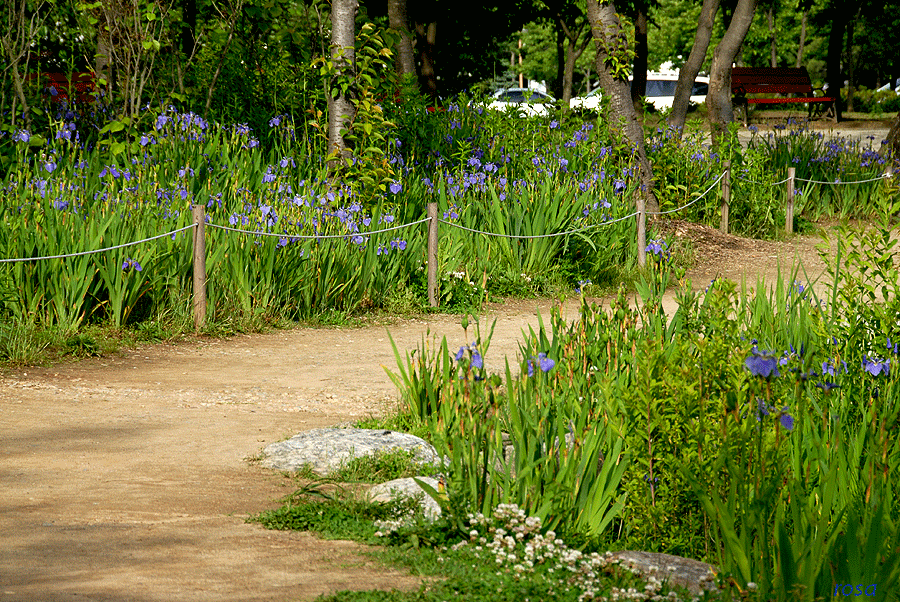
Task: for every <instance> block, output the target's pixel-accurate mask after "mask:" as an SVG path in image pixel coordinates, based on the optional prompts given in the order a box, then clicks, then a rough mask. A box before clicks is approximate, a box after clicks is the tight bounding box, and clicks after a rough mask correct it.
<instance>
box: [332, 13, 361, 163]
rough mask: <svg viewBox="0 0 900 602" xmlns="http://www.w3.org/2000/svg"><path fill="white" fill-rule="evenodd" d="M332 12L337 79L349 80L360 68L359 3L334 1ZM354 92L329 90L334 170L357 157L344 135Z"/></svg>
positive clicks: (353, 109) (348, 121)
mask: <svg viewBox="0 0 900 602" xmlns="http://www.w3.org/2000/svg"><path fill="white" fill-rule="evenodd" d="M331 6H332V8H331V60H332V62H333V63H334V67H335V71H336V76H337V77H339V78H346V77H347V76H348V75H350V74H352V73H353V72H354V70H355V68H356V11H357V8H358V7H359V3H358V2H357V0H334V1H333V3H332V5H331ZM352 95H353V91H352V90H349V89H348V90H346V91H344V90H340V89H336V87H334V86H331V85H329V86H328V154H329V155H331V156H332V157H333V159H332V163H331V167H332V168H335V167H337V165H339V164H341V163H349V162H350V160H351V157H352V155H353V151H352V149H351V148H350V146H349V145H348V144H347V142H346V140H344V133H345V132H346V130H347V129H348V127H349V125H350V123H351V122H352V121H353V117H354V115H355V107H354V106H353V103H352Z"/></svg>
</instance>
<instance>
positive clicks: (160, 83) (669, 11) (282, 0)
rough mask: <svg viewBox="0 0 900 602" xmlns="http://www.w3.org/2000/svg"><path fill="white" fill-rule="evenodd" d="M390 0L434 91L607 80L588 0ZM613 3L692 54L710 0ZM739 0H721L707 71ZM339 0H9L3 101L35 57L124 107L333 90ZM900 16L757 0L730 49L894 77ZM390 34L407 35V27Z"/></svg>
mask: <svg viewBox="0 0 900 602" xmlns="http://www.w3.org/2000/svg"><path fill="white" fill-rule="evenodd" d="M389 3H390V4H391V5H392V6H393V8H394V9H395V11H396V9H397V8H398V7H399V8H402V9H403V11H402V12H403V14H405V15H406V21H407V22H406V27H403V28H400V29H402V30H403V31H404V32H405V33H406V34H407V40H410V41H411V46H412V62H413V63H414V68H415V70H416V75H417V78H418V82H419V85H420V88H421V90H422V91H423V92H425V93H427V94H430V95H431V96H434V97H436V98H448V97H452V96H453V95H455V94H457V93H458V92H460V91H463V90H467V89H471V88H472V87H473V86H480V88H481V90H482V91H486V92H487V91H491V90H492V89H494V88H496V87H499V86H501V85H511V84H512V83H513V82H514V81H515V80H516V78H517V76H518V75H519V73H522V74H523V75H524V76H525V77H526V78H528V79H533V80H538V81H541V80H543V81H545V82H546V84H547V87H548V88H549V89H550V90H551V91H552V92H553V93H554V94H556V95H557V96H559V97H560V98H562V97H565V96H567V95H568V93H571V94H579V93H585V92H587V91H589V90H590V89H592V88H593V87H595V86H596V84H597V74H596V71H595V69H594V66H595V58H596V48H595V47H594V46H593V44H589V43H588V42H589V40H590V28H589V27H588V26H587V17H586V12H585V11H586V0H554V1H549V0H491V1H488V2H480V3H474V4H473V3H468V4H463V3H459V2H451V1H450V0H360V5H359V10H358V13H357V27H356V29H357V31H359V30H360V27H361V25H362V24H363V23H366V22H369V23H374V24H375V25H376V26H377V27H379V28H380V29H381V30H384V29H387V28H388V25H389V19H388V14H389V11H388V8H389ZM616 6H617V8H618V10H619V11H620V12H621V15H622V26H623V31H625V32H626V34H627V35H629V36H630V39H632V40H634V39H635V37H637V39H640V37H641V35H640V34H641V19H642V16H641V15H642V14H646V17H647V19H646V20H647V53H646V65H647V67H646V68H649V69H650V70H654V69H658V68H659V67H660V66H661V65H663V64H664V63H672V64H673V65H674V66H675V67H678V66H680V65H681V64H683V62H684V61H685V60H686V59H687V57H688V54H689V52H690V49H691V47H692V44H693V41H694V36H695V33H696V31H697V23H698V14H699V11H700V6H701V0H652V1H651V0H621V1H620V2H617V3H616ZM736 6H737V0H722V2H721V7H720V9H719V11H718V13H717V15H716V20H715V25H714V28H713V33H712V39H711V42H710V44H709V48H708V51H707V57H706V60H705V61H704V63H703V66H702V67H701V71H708V70H709V67H710V59H711V56H712V52H713V49H714V48H715V47H716V45H717V44H718V42H719V41H720V40H721V38H722V36H723V34H724V32H725V29H726V26H727V24H728V23H729V22H730V19H731V15H732V14H733V12H734V10H735V7H736ZM331 10H332V7H331V3H330V2H328V1H326V0H309V1H298V0H174V2H172V3H169V2H164V1H163V0H109V1H104V2H99V1H97V2H82V1H80V0H47V1H41V0H10V1H9V2H7V3H6V7H5V8H4V9H2V10H0V20H2V21H0V43H2V57H0V68H2V69H0V111H3V112H7V113H8V112H10V111H11V110H14V111H19V112H21V109H22V108H23V107H26V106H29V104H31V103H32V102H33V101H34V100H35V99H36V97H35V94H36V92H35V88H34V86H33V84H34V82H35V81H37V80H36V79H35V78H34V77H33V74H34V73H36V72H44V73H47V72H55V73H68V72H78V71H85V70H93V69H100V70H101V71H102V75H103V77H104V79H108V80H109V81H108V86H109V90H110V93H111V95H115V94H119V95H122V96H127V97H128V98H127V99H124V98H122V99H120V100H121V102H120V105H119V106H120V107H122V110H123V111H125V112H126V113H127V112H130V111H131V112H133V111H134V110H136V108H137V107H138V106H144V105H146V103H148V102H149V103H151V104H154V103H159V102H163V101H165V102H178V103H180V104H181V106H182V107H183V108H186V109H192V110H195V111H198V112H201V113H203V114H207V115H208V116H209V117H210V118H222V119H231V120H234V121H238V120H239V121H245V122H248V123H260V122H262V120H263V119H268V117H267V116H271V115H273V114H277V113H280V112H284V113H286V112H294V113H303V112H307V111H309V110H311V109H312V107H314V106H323V105H324V101H325V91H324V84H323V82H322V77H321V74H320V73H319V71H318V69H316V68H314V67H313V62H314V60H315V59H316V58H317V57H325V56H328V52H329V50H328V45H329V39H330V35H331V22H330V14H331ZM395 14H396V12H395ZM636 23H637V24H638V27H635V24H636ZM897 31H900V0H760V2H759V6H758V9H757V10H756V13H755V16H754V20H753V23H752V25H751V27H750V29H749V32H748V34H747V36H746V39H744V41H743V44H742V45H741V47H740V49H739V51H738V53H737V55H736V59H735V60H736V62H738V63H739V64H744V65H749V66H767V65H770V64H776V65H780V66H795V65H798V64H800V65H803V66H805V67H807V68H808V70H809V71H810V74H811V76H812V78H813V81H814V82H815V83H816V84H821V83H823V82H825V81H826V80H827V81H831V82H835V83H836V85H843V83H844V82H845V81H849V82H850V84H851V90H852V89H853V88H858V87H866V88H877V87H879V86H882V85H884V84H888V83H891V84H892V83H893V82H895V81H896V80H897V79H898V78H900V37H898V36H897V35H896V32H897ZM636 33H637V36H635V34H636ZM385 40H386V41H387V42H388V43H389V44H398V43H399V40H400V33H397V34H396V36H393V37H392V36H391V35H388V36H387V37H386V38H385ZM520 41H521V45H520ZM104 49H106V50H104ZM396 49H397V47H396V46H395V50H396ZM640 54H641V53H640V52H638V53H637V55H638V56H636V57H635V63H634V64H635V66H636V68H637V69H638V71H640V70H641V69H642V66H641V60H640V58H641V57H640ZM407 56H408V55H407ZM102 57H107V59H108V63H109V64H108V65H107V64H106V63H104V60H101V58H102ZM519 57H521V61H520V59H519ZM29 73H30V74H32V77H31V79H29V78H28V76H29ZM126 80H128V81H131V84H130V87H128V86H126V85H125V84H126ZM29 82H31V85H32V89H29V88H28V87H27V84H29ZM851 93H852V92H851ZM126 101H127V102H126Z"/></svg>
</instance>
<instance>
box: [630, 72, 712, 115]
mask: <svg viewBox="0 0 900 602" xmlns="http://www.w3.org/2000/svg"><path fill="white" fill-rule="evenodd" d="M677 85H678V73H677V72H674V73H673V72H668V73H648V74H647V94H646V95H645V98H646V99H647V102H649V103H650V104H652V105H653V107H654V108H655V109H656V110H657V111H667V110H669V109H671V108H672V103H674V102H675V86H677ZM708 91H709V78H708V77H698V78H697V79H695V80H694V87H693V88H692V89H691V98H690V102H691V103H693V104H702V103H704V102H706V93H707V92H708Z"/></svg>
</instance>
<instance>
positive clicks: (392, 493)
mask: <svg viewBox="0 0 900 602" xmlns="http://www.w3.org/2000/svg"><path fill="white" fill-rule="evenodd" d="M415 479H419V480H420V481H422V482H423V483H425V484H427V485H429V486H430V487H433V488H434V490H435V491H437V490H438V481H437V479H433V478H431V477H415V478H406V479H394V480H393V481H387V482H386V483H381V484H379V485H375V486H374V487H372V488H371V489H369V500H370V501H372V502H390V501H393V500H396V499H398V498H418V499H420V500H421V505H422V511H423V512H424V514H425V518H427V519H428V520H434V519H436V518H437V517H439V516H440V515H441V507H440V506H439V505H438V503H437V502H436V501H434V498H432V497H431V496H430V495H428V494H427V493H426V492H425V490H424V489H422V488H421V487H419V484H418V483H416V481H415Z"/></svg>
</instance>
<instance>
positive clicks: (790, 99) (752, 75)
mask: <svg viewBox="0 0 900 602" xmlns="http://www.w3.org/2000/svg"><path fill="white" fill-rule="evenodd" d="M816 90H820V91H821V89H820V88H813V85H812V81H810V79H809V73H808V72H807V71H806V68H805V67H800V68H793V67H785V68H782V67H774V68H773V67H732V68H731V94H732V104H733V105H734V107H735V108H742V109H743V110H744V124H745V125H746V123H747V121H748V119H747V117H748V108H749V105H752V104H787V103H806V104H808V105H809V112H808V116H809V118H810V119H812V118H813V117H823V118H826V119H831V120H833V121H835V122H837V112H836V111H835V103H834V101H835V98H834V97H832V96H825V94H824V91H823V92H822V94H821V95H819V96H816V95H815V93H816ZM748 94H769V95H771V94H798V95H799V96H779V97H773V96H765V97H762V98H760V97H757V96H754V97H748Z"/></svg>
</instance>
